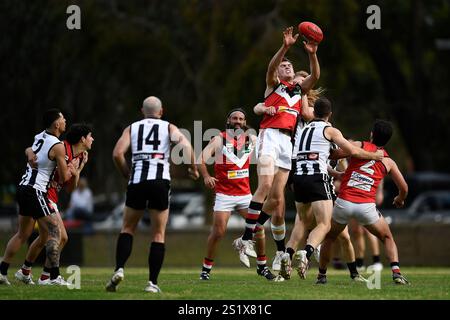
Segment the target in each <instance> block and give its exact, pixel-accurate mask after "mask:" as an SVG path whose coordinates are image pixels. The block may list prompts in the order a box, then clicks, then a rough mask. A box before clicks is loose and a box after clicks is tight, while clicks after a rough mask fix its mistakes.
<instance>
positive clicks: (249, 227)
mask: <svg viewBox="0 0 450 320" xmlns="http://www.w3.org/2000/svg"><path fill="white" fill-rule="evenodd" d="M262 207H263V204H262V203H260V202H255V201H250V205H249V206H248V213H247V217H246V218H245V224H246V226H245V232H244V235H243V236H242V240H252V239H253V231H254V230H255V226H256V222H257V221H258V218H259V215H260V214H261V210H262ZM250 215H251V216H252V217H254V216H256V215H257V216H258V217H255V218H252V217H250Z"/></svg>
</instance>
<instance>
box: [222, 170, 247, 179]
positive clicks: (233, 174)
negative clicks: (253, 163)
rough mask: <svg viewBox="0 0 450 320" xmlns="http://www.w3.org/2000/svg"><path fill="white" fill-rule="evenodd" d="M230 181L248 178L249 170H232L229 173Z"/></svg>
mask: <svg viewBox="0 0 450 320" xmlns="http://www.w3.org/2000/svg"><path fill="white" fill-rule="evenodd" d="M227 176H228V179H242V178H247V177H248V169H242V170H230V171H228V172H227Z"/></svg>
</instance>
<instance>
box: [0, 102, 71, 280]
mask: <svg viewBox="0 0 450 320" xmlns="http://www.w3.org/2000/svg"><path fill="white" fill-rule="evenodd" d="M43 120H44V127H45V128H46V129H45V130H44V131H42V132H41V133H39V134H37V135H36V136H35V137H34V143H33V147H32V148H33V152H34V153H35V154H36V157H37V168H32V167H31V166H30V165H29V164H28V165H27V170H26V172H25V174H24V175H23V177H22V180H21V181H20V183H19V186H18V187H17V194H16V196H17V202H18V204H19V230H18V231H17V233H16V234H15V235H14V236H13V237H12V238H11V239H10V240H9V242H8V245H7V247H6V250H5V253H4V254H3V261H2V262H1V264H0V284H7V285H8V284H10V283H9V281H8V279H7V272H8V268H9V264H10V263H11V261H12V259H13V257H14V255H15V254H16V253H17V251H19V249H20V248H21V246H22V245H23V244H24V243H25V242H26V241H27V240H28V238H29V237H30V235H31V233H32V232H33V228H34V224H35V220H37V222H38V225H39V234H40V236H41V237H42V238H43V239H47V243H46V246H45V247H46V255H47V259H48V262H49V264H50V266H49V267H50V279H51V281H52V282H53V283H52V284H64V283H65V281H64V280H63V279H62V278H61V277H60V276H59V241H60V232H59V228H58V221H57V217H56V215H55V209H54V208H53V206H52V205H51V203H50V201H49V200H48V197H47V189H48V188H49V184H50V181H51V180H52V178H53V175H54V173H55V170H56V167H57V168H58V169H57V170H58V174H59V176H60V177H61V178H60V179H61V181H62V182H65V181H67V180H69V178H70V177H71V174H70V172H69V169H68V167H67V164H66V160H65V158H64V157H65V154H66V153H65V149H64V145H63V144H62V142H61V141H60V140H59V136H60V135H61V134H62V133H63V132H64V131H65V129H66V119H65V118H64V116H63V115H62V113H61V112H60V111H59V110H57V109H51V110H48V111H46V112H45V113H44V117H43Z"/></svg>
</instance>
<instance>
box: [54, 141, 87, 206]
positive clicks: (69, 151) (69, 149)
mask: <svg viewBox="0 0 450 320" xmlns="http://www.w3.org/2000/svg"><path fill="white" fill-rule="evenodd" d="M63 143H64V148H65V149H66V155H65V159H66V163H67V164H68V163H69V162H70V161H72V160H73V159H74V158H79V159H80V163H81V161H83V153H80V154H79V155H78V156H76V157H74V156H73V148H72V145H71V144H70V143H69V142H67V141H66V140H64V141H63ZM58 181H59V174H58V171H56V172H55V175H54V177H53V179H52V182H51V183H50V187H49V188H48V191H47V196H48V199H49V200H50V201H52V202H53V203H56V204H57V203H58V192H59V191H61V189H62V187H63V185H62V184H60V183H59V182H58Z"/></svg>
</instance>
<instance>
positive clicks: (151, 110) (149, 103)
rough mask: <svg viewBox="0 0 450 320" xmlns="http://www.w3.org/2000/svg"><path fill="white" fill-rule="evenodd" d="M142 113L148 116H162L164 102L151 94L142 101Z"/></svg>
mask: <svg viewBox="0 0 450 320" xmlns="http://www.w3.org/2000/svg"><path fill="white" fill-rule="evenodd" d="M142 113H143V114H144V116H146V117H161V115H162V103H161V100H159V99H158V98H157V97H154V96H150V97H148V98H146V99H145V100H144V102H143V103H142Z"/></svg>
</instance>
